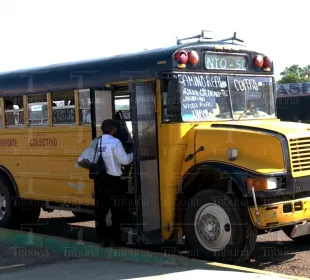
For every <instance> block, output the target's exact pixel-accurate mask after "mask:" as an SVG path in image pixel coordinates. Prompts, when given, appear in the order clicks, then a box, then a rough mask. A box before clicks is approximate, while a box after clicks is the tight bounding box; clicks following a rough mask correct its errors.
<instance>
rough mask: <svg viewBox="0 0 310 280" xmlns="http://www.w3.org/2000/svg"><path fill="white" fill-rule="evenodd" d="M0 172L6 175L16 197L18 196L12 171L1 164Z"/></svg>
mask: <svg viewBox="0 0 310 280" xmlns="http://www.w3.org/2000/svg"><path fill="white" fill-rule="evenodd" d="M1 173H2V174H4V175H5V176H6V177H7V179H9V180H10V182H11V184H12V187H13V190H14V193H15V195H16V197H19V196H20V195H19V191H18V187H17V184H16V181H15V179H14V177H13V175H12V173H11V172H10V171H9V170H8V169H7V168H6V167H4V166H3V165H0V174H1Z"/></svg>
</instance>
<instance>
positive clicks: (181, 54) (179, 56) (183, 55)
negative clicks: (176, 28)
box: [174, 50, 188, 64]
mask: <svg viewBox="0 0 310 280" xmlns="http://www.w3.org/2000/svg"><path fill="white" fill-rule="evenodd" d="M174 59H175V60H176V61H177V62H178V63H179V64H186V63H187V61H188V54H187V52H186V51H184V50H180V51H178V52H177V53H176V54H175V55H174Z"/></svg>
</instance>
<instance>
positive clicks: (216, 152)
mask: <svg viewBox="0 0 310 280" xmlns="http://www.w3.org/2000/svg"><path fill="white" fill-rule="evenodd" d="M273 75H274V68H273V63H272V60H271V59H270V58H269V57H268V56H267V55H265V54H263V53H260V52H258V51H253V50H249V49H247V48H246V47H245V46H244V45H243V44H242V40H240V39H238V38H236V34H234V36H233V37H232V38H228V39H224V40H213V39H211V38H208V37H207V35H206V32H204V31H203V32H202V33H201V34H200V35H198V36H193V37H190V38H185V39H182V40H178V41H177V44H176V45H175V46H172V47H169V48H161V49H155V50H145V51H143V52H138V53H132V54H125V55H118V56H113V57H108V58H99V59H94V60H88V61H79V62H72V63H64V64H57V65H51V66H48V67H40V68H35V69H24V70H19V71H12V72H6V73H1V75H0V90H1V99H0V101H1V107H0V108H1V128H0V178H1V183H0V226H1V227H21V226H22V225H23V224H25V223H27V224H29V223H30V224H31V223H33V224H34V223H36V222H37V220H38V218H39V213H40V209H43V210H44V211H53V210H54V209H64V210H68V211H72V212H73V213H74V214H75V216H76V217H77V218H78V219H80V218H82V217H84V218H85V217H86V216H88V217H89V218H92V217H93V216H92V215H93V213H94V190H93V181H92V180H90V179H89V177H88V171H87V170H86V169H83V168H79V166H78V165H77V159H78V157H79V155H80V154H81V153H82V152H83V151H84V150H85V149H86V148H87V147H88V146H89V145H90V143H91V141H92V140H93V139H94V138H95V137H98V136H100V135H101V131H100V125H101V123H102V121H103V120H104V119H107V118H112V119H114V120H115V121H116V122H117V125H118V127H119V129H118V135H117V137H118V138H119V139H120V140H121V141H122V143H123V145H124V147H125V148H126V150H127V151H128V152H130V151H133V152H134V158H135V159H134V162H133V163H132V165H131V166H125V172H124V175H123V178H122V182H123V187H124V188H126V190H127V195H126V198H125V199H124V200H123V202H124V205H123V206H124V207H126V208H127V211H126V213H127V214H128V216H127V217H126V220H124V228H125V229H126V230H124V232H127V233H128V234H127V235H125V236H127V238H128V239H129V238H131V241H132V242H134V243H137V244H153V243H156V244H158V243H165V242H167V241H169V240H175V239H176V240H177V239H180V238H183V237H184V236H185V239H186V242H187V244H188V246H189V247H190V248H191V249H192V250H196V252H197V254H196V255H197V256H198V257H201V258H206V259H208V260H215V261H222V262H235V261H236V260H242V259H245V258H248V257H249V255H250V254H251V252H252V250H253V248H254V246H255V242H256V238H257V234H259V233H262V232H265V231H266V230H280V229H284V230H285V232H286V233H287V234H289V235H290V236H291V237H292V238H294V239H295V240H296V241H302V240H303V241H305V240H308V238H309V236H308V235H307V234H309V232H308V231H307V225H308V224H307V221H308V220H310V207H308V205H309V204H310V193H309V192H310V155H309V154H308V153H309V151H310V126H309V125H307V124H301V123H292V122H281V121H280V120H279V119H278V118H277V116H276V114H275V104H276V94H275V93H276V85H275V80H274V77H273ZM28 227H29V225H28ZM127 229H128V231H127ZM129 229H130V231H129ZM129 232H130V233H129ZM127 241H128V240H127ZM128 242H129V241H128Z"/></svg>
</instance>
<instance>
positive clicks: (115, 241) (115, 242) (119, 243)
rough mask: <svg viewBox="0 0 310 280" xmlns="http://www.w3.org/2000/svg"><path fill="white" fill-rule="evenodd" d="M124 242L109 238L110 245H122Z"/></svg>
mask: <svg viewBox="0 0 310 280" xmlns="http://www.w3.org/2000/svg"><path fill="white" fill-rule="evenodd" d="M124 246H125V244H124V243H123V242H122V241H121V240H111V247H124Z"/></svg>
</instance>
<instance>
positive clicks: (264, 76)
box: [159, 71, 277, 124]
mask: <svg viewBox="0 0 310 280" xmlns="http://www.w3.org/2000/svg"><path fill="white" fill-rule="evenodd" d="M204 73H205V72H204ZM175 74H176V73H175V72H170V73H169V75H170V77H164V76H162V77H160V79H159V80H160V99H161V100H160V104H161V108H160V111H161V123H162V124H173V123H174V124H175V123H177V124H186V123H200V122H223V121H230V122H232V121H237V120H238V119H237V118H234V115H233V105H232V96H231V92H230V91H231V89H230V87H229V85H228V94H229V101H230V113H231V116H232V117H231V118H229V119H210V120H198V121H196V120H195V121H183V120H182V121H170V120H169V121H165V119H164V115H165V114H164V82H165V81H167V82H168V83H169V80H172V79H174V78H173V76H174V75H175ZM206 74H210V75H214V74H217V75H222V76H226V79H227V83H228V82H229V77H232V76H236V77H238V76H248V77H254V78H255V77H258V78H271V81H272V84H273V86H272V88H273V95H274V98H273V99H274V106H275V116H270V117H265V118H253V120H274V119H276V118H277V110H276V95H277V91H276V81H275V77H274V76H273V75H270V74H269V75H268V74H265V75H257V74H253V73H243V72H239V73H227V72H226V71H225V73H221V72H219V73H215V72H213V71H212V72H206ZM167 88H168V86H167ZM166 93H167V91H166ZM181 117H182V114H181ZM241 120H246V119H243V118H242V119H241ZM251 120H252V119H251Z"/></svg>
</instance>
